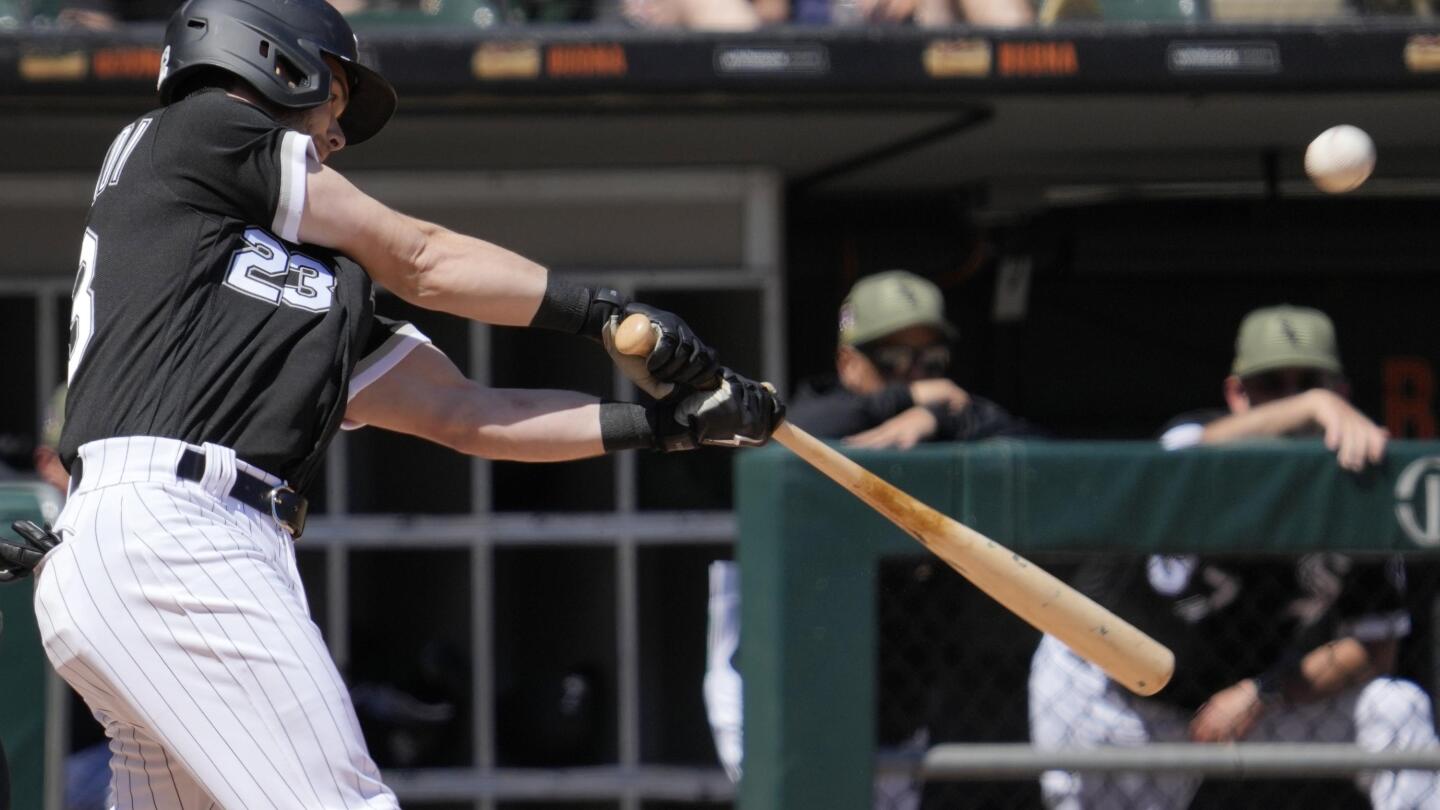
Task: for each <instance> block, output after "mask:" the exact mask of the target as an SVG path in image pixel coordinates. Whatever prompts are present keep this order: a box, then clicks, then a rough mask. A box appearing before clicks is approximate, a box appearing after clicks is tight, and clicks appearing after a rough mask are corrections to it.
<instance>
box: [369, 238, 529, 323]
mask: <svg viewBox="0 0 1440 810" xmlns="http://www.w3.org/2000/svg"><path fill="white" fill-rule="evenodd" d="M410 221H411V223H412V225H413V227H415V228H416V229H417V230H419V231H420V232H421V233H422V234H423V235H424V240H423V243H422V245H421V247H420V249H419V252H418V254H417V255H416V256H415V258H414V259H413V260H412V261H413V263H414V266H415V273H414V280H415V283H414V284H413V286H411V287H410V289H408V290H407V291H405V292H403V293H402V292H397V294H399V295H400V296H401V297H402V298H405V299H406V300H407V301H409V302H410V303H412V304H415V305H416V306H419V307H424V308H425V309H433V310H439V311H441V312H449V313H451V314H452V315H459V316H461V317H464V318H469V319H471V320H475V321H480V322H482V323H492V324H497V325H501V326H525V325H527V324H529V323H530V321H531V319H532V318H533V317H534V316H535V310H536V308H537V307H539V305H540V299H541V296H543V295H544V293H545V284H546V279H547V277H548V275H549V274H548V271H547V270H546V269H545V268H544V267H543V266H541V265H539V264H536V263H535V262H533V261H531V260H529V259H527V258H525V257H524V256H521V255H520V254H518V253H515V252H514V251H511V250H507V249H505V248H502V247H500V246H499V245H495V244H492V243H490V242H486V241H485V240H483V239H476V238H475V237H472V236H466V235H464V234H460V233H456V232H455V231H452V230H449V229H447V228H443V227H441V226H439V225H434V224H432V223H428V222H423V221H421V220H414V219H412V220H410Z"/></svg>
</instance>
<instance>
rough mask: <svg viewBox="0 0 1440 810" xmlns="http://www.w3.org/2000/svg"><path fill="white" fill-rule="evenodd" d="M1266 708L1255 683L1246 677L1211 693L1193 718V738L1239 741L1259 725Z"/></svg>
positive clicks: (1191, 731) (1191, 729)
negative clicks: (1256, 724) (1258, 722)
mask: <svg viewBox="0 0 1440 810" xmlns="http://www.w3.org/2000/svg"><path fill="white" fill-rule="evenodd" d="M1264 711H1265V703H1264V702H1263V701H1261V700H1260V691H1259V688H1258V687H1257V686H1256V685H1255V682H1254V681H1252V680H1249V679H1248V678H1247V679H1246V680H1243V681H1241V682H1239V683H1237V684H1235V685H1234V686H1227V687H1226V688H1224V689H1221V690H1220V691H1219V692H1216V693H1215V694H1214V695H1211V696H1210V699H1209V700H1207V701H1205V705H1203V706H1201V707H1200V710H1199V711H1197V712H1195V717H1194V718H1192V719H1191V720H1190V739H1191V740H1194V741H1195V742H1212V743H1213V742H1235V741H1236V740H1242V739H1244V738H1245V735H1247V734H1249V733H1250V730H1251V729H1253V728H1254V727H1255V723H1256V721H1258V720H1259V719H1260V715H1261V714H1263V713H1264Z"/></svg>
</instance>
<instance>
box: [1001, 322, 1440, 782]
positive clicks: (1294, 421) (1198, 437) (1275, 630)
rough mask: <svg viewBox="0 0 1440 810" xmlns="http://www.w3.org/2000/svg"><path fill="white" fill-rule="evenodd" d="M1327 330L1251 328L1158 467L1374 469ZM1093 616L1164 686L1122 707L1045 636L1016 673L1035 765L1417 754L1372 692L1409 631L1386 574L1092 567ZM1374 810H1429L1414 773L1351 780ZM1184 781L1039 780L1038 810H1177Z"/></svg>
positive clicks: (1419, 774)
mask: <svg viewBox="0 0 1440 810" xmlns="http://www.w3.org/2000/svg"><path fill="white" fill-rule="evenodd" d="M1347 393H1348V392H1347V385H1346V383H1345V380H1344V377H1343V376H1342V373H1341V366H1340V356H1339V353H1338V350H1337V348H1336V343H1335V332H1334V327H1333V325H1332V324H1331V322H1330V319H1329V318H1328V317H1326V316H1325V315H1324V314H1323V313H1321V312H1319V311H1317V310H1313V309H1303V308H1297V307H1288V306H1285V307H1272V308H1269V309H1261V310H1257V311H1255V312H1252V313H1250V315H1248V316H1247V317H1246V318H1245V320H1244V322H1243V323H1242V324H1241V327H1240V334H1239V337H1238V339H1237V340H1236V355H1235V363H1234V367H1233V373H1232V374H1231V376H1229V377H1228V378H1226V380H1225V399H1226V402H1227V404H1228V405H1229V409H1228V411H1204V412H1196V413H1192V414H1187V415H1185V416H1182V417H1180V418H1178V419H1176V420H1175V421H1174V422H1172V423H1171V424H1170V425H1169V426H1168V427H1167V429H1166V430H1165V431H1164V433H1163V435H1162V436H1161V442H1162V444H1163V445H1164V446H1165V447H1166V448H1167V449H1179V448H1184V447H1192V446H1196V445H1202V444H1226V443H1230V442H1236V441H1241V440H1245V439H1253V438H1262V437H1282V436H1315V435H1323V436H1324V439H1325V443H1326V446H1327V447H1329V448H1330V449H1331V450H1334V451H1335V453H1336V456H1337V460H1338V462H1339V464H1340V466H1341V467H1343V468H1345V469H1346V470H1351V471H1357V472H1358V471H1359V470H1361V469H1363V468H1364V467H1366V466H1367V465H1370V464H1376V463H1378V462H1379V461H1380V460H1381V458H1382V457H1383V454H1384V452H1385V443H1386V433H1385V431H1384V430H1383V429H1381V428H1379V427H1378V426H1376V425H1375V423H1374V422H1372V421H1370V420H1369V419H1367V418H1366V417H1365V416H1364V415H1363V414H1361V413H1360V412H1359V411H1357V410H1355V408H1354V407H1352V406H1351V405H1350V404H1349V402H1348V401H1347V398H1346V397H1347ZM1077 580H1078V585H1079V586H1080V588H1081V590H1083V591H1085V592H1086V593H1088V594H1089V595H1090V596H1091V597H1093V598H1094V599H1095V600H1096V601H1098V602H1100V603H1101V604H1104V605H1106V606H1107V607H1110V608H1111V609H1113V610H1115V611H1116V612H1117V613H1119V614H1120V615H1121V616H1124V617H1125V618H1127V619H1129V620H1131V621H1133V622H1135V624H1136V625H1137V626H1138V627H1140V628H1141V629H1142V630H1145V631H1146V632H1148V633H1150V634H1151V635H1152V636H1154V637H1155V638H1156V639H1157V640H1159V641H1160V642H1161V643H1163V644H1166V645H1167V646H1169V647H1170V648H1171V649H1172V650H1173V651H1174V652H1175V676H1174V678H1173V679H1172V680H1171V682H1170V684H1169V685H1168V686H1166V688H1165V689H1163V690H1161V692H1160V693H1159V694H1158V695H1156V696H1155V697H1153V698H1148V699H1147V698H1138V697H1135V696H1133V695H1130V694H1129V693H1128V692H1126V691H1125V690H1124V689H1123V688H1121V687H1119V686H1117V685H1116V684H1114V683H1112V682H1111V681H1109V679H1107V678H1106V677H1105V675H1104V673H1103V672H1102V671H1101V670H1100V669H1099V668H1098V667H1096V666H1095V665H1093V664H1091V663H1089V662H1087V661H1085V660H1084V659H1082V658H1080V657H1078V656H1077V655H1075V654H1074V653H1073V652H1071V651H1070V650H1069V648H1067V647H1066V646H1065V645H1064V644H1062V643H1060V642H1059V641H1058V640H1056V639H1055V638H1053V637H1050V636H1046V637H1045V638H1044V639H1042V640H1041V642H1040V647H1039V649H1038V650H1036V652H1035V657H1034V661H1033V664H1032V668H1031V673H1030V704H1029V705H1030V732H1031V738H1032V740H1033V742H1034V744H1035V745H1036V746H1038V747H1041V748H1051V749H1056V748H1075V747H1090V746H1100V745H1127V746H1142V745H1145V744H1147V743H1167V742H1181V741H1192V742H1200V743H1207V742H1210V743H1215V742H1234V741H1237V740H1248V741H1255V742H1354V743H1356V744H1358V745H1359V746H1360V747H1361V748H1363V749H1366V750H1369V751H1378V750H1383V749H1417V748H1433V747H1435V746H1437V745H1440V743H1437V741H1436V736H1435V729H1434V721H1433V717H1432V714H1431V711H1432V708H1431V702H1430V698H1429V696H1427V695H1426V694H1425V692H1424V691H1423V690H1422V689H1421V688H1420V687H1419V686H1416V685H1415V684H1414V683H1411V682H1409V681H1405V680H1399V679H1396V678H1392V677H1389V676H1388V673H1389V672H1391V670H1392V669H1393V668H1394V666H1395V660H1396V652H1397V648H1398V644H1399V640H1400V639H1401V638H1402V637H1404V636H1405V635H1407V634H1408V633H1409V631H1410V616H1409V614H1408V613H1407V612H1406V610H1405V607H1404V601H1403V596H1404V594H1403V589H1404V581H1405V573H1404V568H1403V565H1402V563H1401V562H1400V560H1399V559H1398V558H1394V559H1391V560H1388V561H1370V562H1367V561H1361V560H1356V559H1351V558H1349V557H1346V556H1344V555H1340V554H1330V553H1313V554H1303V555H1299V556H1296V557H1293V558H1283V559H1277V558H1268V559H1267V558H1250V559H1236V558H1225V559H1212V558H1206V557H1201V556H1198V555H1183V556H1152V557H1150V558H1148V559H1146V558H1136V557H1119V556H1113V555H1104V556H1096V557H1092V558H1091V559H1089V560H1087V561H1086V562H1085V563H1084V564H1083V565H1082V566H1081V569H1080V571H1079V572H1078V574H1077ZM1358 782H1359V783H1360V786H1361V787H1362V788H1363V789H1366V790H1368V792H1369V795H1370V799H1371V802H1372V804H1373V805H1374V807H1376V808H1379V809H1380V810H1400V809H1401V808H1404V809H1405V810H1416V809H1417V808H1440V778H1437V774H1435V773H1433V772H1428V771H1400V772H1380V773H1369V774H1364V775H1362V777H1361V778H1360V779H1359V780H1358ZM1199 785H1200V779H1199V778H1198V777H1197V776H1194V775H1192V774H1185V773H1156V774H1138V773H1122V774H1110V773H1105V774H1101V773H1069V772H1064V771H1050V772H1047V773H1045V774H1044V775H1043V776H1042V778H1041V790H1042V793H1043V795H1044V798H1045V802H1046V804H1047V805H1048V806H1049V807H1052V808H1065V810H1082V808H1096V809H1097V810H1098V809H1100V808H1111V807H1145V808H1151V809H1152V810H1164V808H1177V809H1178V808H1183V807H1185V806H1186V805H1188V804H1189V802H1190V799H1191V797H1192V796H1193V795H1194V793H1195V791H1196V790H1197V789H1198V787H1199Z"/></svg>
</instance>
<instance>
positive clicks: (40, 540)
mask: <svg viewBox="0 0 1440 810" xmlns="http://www.w3.org/2000/svg"><path fill="white" fill-rule="evenodd" d="M10 528H12V529H14V530H15V533H16V534H18V535H20V537H21V542H17V541H15V540H12V539H10V538H9V537H5V536H0V582H14V581H15V580H17V579H24V578H25V577H28V576H30V572H31V571H33V570H34V568H35V566H37V565H39V564H40V561H41V560H43V559H45V554H46V553H47V552H48V551H50V549H52V548H55V547H56V546H58V545H60V538H59V537H58V536H56V535H55V533H54V532H52V531H50V530H49V529H43V528H41V527H39V526H37V525H36V524H34V523H32V522H30V521H28V520H17V521H15V522H14V523H11V524H10Z"/></svg>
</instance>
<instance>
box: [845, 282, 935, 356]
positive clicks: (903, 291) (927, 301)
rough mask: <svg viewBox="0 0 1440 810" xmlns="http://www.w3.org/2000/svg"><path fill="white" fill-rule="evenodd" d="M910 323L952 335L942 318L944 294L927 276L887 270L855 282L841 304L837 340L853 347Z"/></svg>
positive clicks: (906, 326) (881, 336) (905, 327)
mask: <svg viewBox="0 0 1440 810" xmlns="http://www.w3.org/2000/svg"><path fill="white" fill-rule="evenodd" d="M911 326H931V327H934V328H936V329H939V330H940V331H941V332H944V333H945V336H946V337H949V338H952V339H953V338H954V337H955V335H956V332H955V327H954V326H951V325H950V322H949V321H946V320H945V297H944V296H943V295H941V293H940V288H939V287H936V286H935V284H934V283H933V282H931V281H929V280H927V279H924V278H921V277H920V276H917V275H915V274H914V273H910V272H907V271H905V270H887V271H885V272H883V273H876V274H875V275H873V276H866V277H865V278H862V279H860V280H859V281H857V282H855V286H854V287H852V288H850V294H849V295H847V296H845V300H844V301H843V302H842V303H841V304H840V343H841V344H843V345H846V346H856V345H860V344H864V343H869V342H870V341H873V340H878V339H880V338H883V337H885V336H886V335H889V334H892V333H895V332H898V331H900V330H901V329H907V328H909V327H911Z"/></svg>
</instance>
